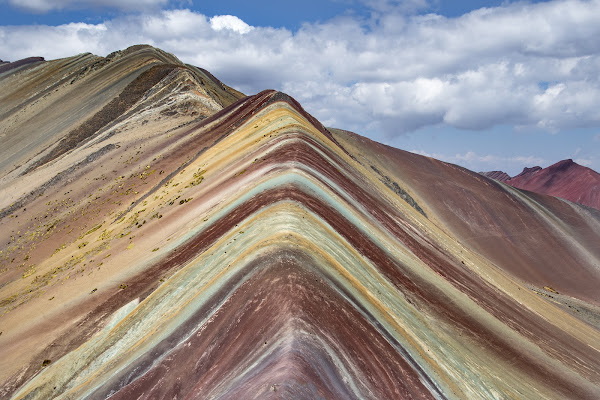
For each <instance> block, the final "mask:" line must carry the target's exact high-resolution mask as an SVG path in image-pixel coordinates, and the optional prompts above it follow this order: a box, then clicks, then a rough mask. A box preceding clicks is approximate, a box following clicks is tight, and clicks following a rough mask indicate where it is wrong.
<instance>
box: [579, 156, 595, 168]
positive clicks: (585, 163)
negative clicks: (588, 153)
mask: <svg viewBox="0 0 600 400" xmlns="http://www.w3.org/2000/svg"><path fill="white" fill-rule="evenodd" d="M574 161H575V162H576V163H577V164H579V165H583V166H586V167H591V166H592V165H594V160H592V159H590V158H576V159H575V160H574Z"/></svg>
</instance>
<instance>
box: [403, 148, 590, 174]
mask: <svg viewBox="0 0 600 400" xmlns="http://www.w3.org/2000/svg"><path fill="white" fill-rule="evenodd" d="M411 152H412V153H416V154H420V155H422V156H426V157H431V158H435V159H438V160H442V161H446V162H449V163H453V164H459V165H463V166H465V167H467V168H471V169H473V170H478V171H480V170H482V169H483V170H484V172H485V171H489V170H496V169H503V170H504V171H505V172H508V173H509V174H510V173H511V172H513V173H514V171H517V170H519V169H522V168H525V167H532V166H536V165H546V164H548V160H546V159H544V158H541V157H538V156H533V155H522V156H509V157H506V156H500V155H497V154H477V153H476V152H474V151H467V152H465V153H462V154H461V153H456V154H444V153H429V152H427V151H423V150H411ZM590 163H591V162H590ZM588 164H589V163H588ZM584 165H585V164H584Z"/></svg>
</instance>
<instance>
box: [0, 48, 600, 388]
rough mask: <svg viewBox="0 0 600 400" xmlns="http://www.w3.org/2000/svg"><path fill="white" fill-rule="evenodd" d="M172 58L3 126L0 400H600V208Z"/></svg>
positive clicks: (132, 58) (128, 62)
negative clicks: (34, 129) (364, 130)
mask: <svg viewBox="0 0 600 400" xmlns="http://www.w3.org/2000/svg"><path fill="white" fill-rule="evenodd" d="M142 54H143V55H142ZM150 55H151V56H150ZM86 57H91V56H86ZM146 57H149V58H148V59H151V60H152V61H151V62H150V63H149V64H151V65H149V66H148V67H147V68H145V69H144V68H142V69H143V70H142V71H140V70H139V69H135V68H137V67H135V66H136V65H138V62H139V60H141V59H146ZM161 57H166V56H164V53H162V52H160V51H159V50H156V49H151V48H142V49H137V50H134V51H133V52H131V53H130V54H126V55H122V56H121V57H120V58H119V60H122V64H121V68H122V69H116V71H131V70H135V71H139V72H136V73H135V74H134V75H135V76H133V77H130V79H128V80H126V81H124V82H121V80H120V79H122V78H119V76H121V75H119V74H117V73H116V72H115V73H116V75H114V77H113V75H111V74H109V73H107V74H106V76H104V77H103V78H102V80H101V81H98V86H95V87H96V90H97V91H98V92H99V93H107V94H106V96H105V98H104V100H103V101H102V102H100V103H89V102H88V103H84V104H83V106H82V108H81V110H80V113H81V117H80V118H76V119H73V122H72V123H71V125H69V126H68V127H66V128H64V129H62V130H61V129H59V128H58V127H55V128H53V129H50V128H48V130H47V132H49V133H47V134H46V135H39V137H38V136H36V134H35V133H32V134H31V135H32V137H31V138H29V137H27V136H25V135H24V133H23V132H29V131H28V130H25V129H24V128H22V129H21V128H20V127H22V126H25V127H29V128H28V129H30V127H31V126H34V125H35V126H40V127H45V126H46V125H51V122H52V121H53V120H54V117H52V115H51V114H50V113H49V112H48V111H47V110H46V109H47V108H48V107H55V109H57V110H65V111H64V112H67V113H72V112H74V110H75V109H76V107H75V106H73V107H70V106H68V105H65V106H64V107H61V106H60V104H56V102H51V104H50V102H49V103H47V104H45V105H42V104H35V100H31V101H28V102H27V104H34V106H35V107H36V108H35V112H31V114H30V115H31V117H30V118H29V119H22V120H17V119H15V118H16V117H13V119H11V120H10V121H11V122H10V126H9V127H10V129H12V130H10V129H8V128H7V126H5V122H4V120H3V122H2V129H7V132H11V134H10V135H11V136H10V137H11V138H12V140H14V143H13V146H15V147H14V148H19V143H20V146H25V144H28V143H29V142H30V140H31V141H34V142H35V143H33V144H31V145H30V148H29V150H27V151H23V152H21V153H19V154H17V155H15V156H14V158H13V159H12V160H11V163H6V170H7V172H5V173H4V174H3V175H2V181H1V182H2V184H3V185H4V186H2V187H1V190H2V193H3V196H2V201H3V202H4V203H3V205H1V207H2V211H1V212H0V216H1V217H2V220H1V224H2V227H3V229H2V230H0V245H1V246H2V253H0V256H1V262H2V265H1V269H0V270H1V271H2V273H1V274H0V307H2V315H1V316H0V331H2V335H1V336H0V382H2V386H1V388H0V394H1V396H2V397H11V396H12V397H13V398H17V399H21V398H39V399H46V398H52V397H56V396H60V395H64V396H65V397H66V398H106V397H108V396H111V398H117V399H119V398H122V399H130V398H167V397H168V398H173V397H192V398H193V397H195V398H217V397H219V398H256V397H260V398H343V399H347V398H498V397H507V398H557V399H558V398H590V399H592V398H595V397H597V395H598V393H599V384H600V374H599V372H598V371H600V368H599V367H600V349H598V345H597V344H598V343H600V332H599V331H598V321H599V320H598V306H599V302H600V298H599V297H598V291H597V290H595V288H597V287H598V284H599V283H600V248H599V247H598V246H597V243H598V242H599V240H600V212H594V211H593V210H590V209H587V208H583V207H579V206H577V205H575V204H571V203H565V202H562V201H560V200H557V199H554V198H552V197H548V196H542V195H535V194H533V193H528V192H521V191H518V190H515V189H511V188H510V187H508V186H506V185H501V184H498V183H496V182H494V181H492V180H489V179H487V178H484V177H482V176H480V175H478V174H475V173H472V172H470V171H467V170H464V169H462V168H459V167H456V166H454V165H450V164H446V163H442V162H440V161H436V160H433V159H429V158H425V157H422V156H418V155H414V154H411V153H407V152H403V151H401V150H397V149H392V148H389V147H387V146H383V145H380V144H378V143H375V142H372V141H370V140H368V139H366V138H363V137H361V136H358V135H355V134H352V133H350V132H346V131H340V130H334V129H329V130H328V129H326V128H324V127H323V126H322V125H321V124H320V123H319V122H318V121H317V120H316V119H314V118H313V117H312V116H310V115H309V114H308V113H306V112H305V111H304V110H303V109H302V107H301V106H300V105H299V104H298V103H297V102H296V101H294V100H293V99H292V98H290V97H289V96H287V95H285V94H283V93H279V92H275V91H265V92H261V93H259V94H257V95H254V96H249V97H241V96H240V95H239V94H238V93H236V92H235V91H233V90H232V89H229V88H227V87H226V86H224V85H222V84H220V83H219V82H218V81H216V80H215V79H214V78H212V77H211V79H207V78H206V77H207V76H209V75H208V74H207V73H206V72H204V71H202V70H198V69H195V68H192V67H189V66H183V65H181V64H176V62H174V61H176V60H172V59H165V60H163V61H160V59H161ZM157 60H158V61H157ZM59 62H62V63H63V64H60V65H58V64H57V65H55V67H56V71H55V72H54V74H55V79H57V78H58V77H61V76H64V75H65V74H66V73H67V72H66V71H70V70H69V68H70V66H69V65H70V64H69V63H67V62H65V61H64V60H63V61H60V60H59V61H56V62H49V63H59ZM72 62H80V61H78V60H75V59H74V60H72ZM111 62H114V61H111ZM111 62H109V63H108V64H106V65H110V63H111ZM46 64H47V63H46ZM172 64H176V65H177V67H176V68H174V69H173V70H170V71H169V72H167V73H165V74H164V75H163V74H158V75H155V74H156V73H157V72H156V71H158V72H160V71H163V69H162V68H163V67H164V66H170V65H172ZM43 65H45V64H42V66H43ZM156 67H158V68H156ZM36 68H40V67H36ZM36 68H33V69H28V70H27V73H28V74H29V73H34V74H37V73H42V71H38V69H36ZM43 68H47V67H43ZM104 68H106V66H102V67H100V69H98V70H97V71H95V72H92V74H99V73H101V71H102V70H103V69H104ZM152 68H155V70H152ZM167 68H170V67H167ZM36 71H37V72H36ZM148 71H154V72H152V74H151V75H149V76H150V78H148V80H146V78H144V80H142V82H150V83H149V84H148V85H147V86H146V85H141V86H142V88H139V87H140V85H136V84H134V86H130V85H131V84H132V82H135V80H136V79H137V78H138V77H140V76H142V75H143V74H144V73H145V72H148ZM51 75H52V74H51V73H48V75H47V76H46V77H45V79H46V80H45V81H44V83H43V84H41V86H42V87H45V85H47V83H48V82H52V78H51ZM184 77H185V78H184ZM91 78H92V76H90V77H89V78H88V79H90V80H91ZM7 79H8V80H9V81H10V82H12V83H11V85H12V86H10V87H11V89H12V90H13V91H14V92H18V91H21V90H23V93H25V94H27V93H29V95H28V96H29V97H27V96H24V98H32V97H35V96H34V95H33V94H31V93H36V92H37V91H39V90H40V89H39V87H38V89H36V88H35V87H34V86H35V85H32V87H31V88H29V89H28V91H27V90H25V89H19V88H18V85H17V83H16V81H15V80H12V81H11V80H10V75H8V76H5V77H2V76H0V89H2V85H4V84H5V81H6V80H7ZM23 81H24V82H26V79H23ZM102 82H103V83H102ZM119 82H120V83H119ZM105 85H106V86H105ZM113 86H117V87H120V88H121V90H120V91H119V90H118V89H109V87H113ZM82 87H83V86H82ZM127 88H128V89H127ZM132 88H133V89H132ZM125 89H127V90H125ZM144 89H145V90H146V91H144V92H143V94H142V95H141V96H139V95H137V94H136V95H135V96H134V100H127V99H129V96H126V95H123V98H124V99H123V101H124V102H125V105H119V104H121V103H120V101H121V100H119V99H121V94H123V91H125V92H126V93H129V90H131V91H133V92H134V93H139V92H142V91H143V90H144ZM62 90H66V91H68V92H69V88H68V87H67V86H64V87H60V88H59V90H58V91H56V94H54V96H61V91H62ZM111 90H113V91H112V92H111ZM109 92H110V94H108V93H109ZM0 93H3V91H2V90H0ZM69 93H71V92H69ZM71 94H72V95H75V94H76V93H74V92H73V93H71ZM78 95H79V96H81V98H80V100H79V102H80V103H81V102H83V101H84V100H85V96H84V94H78ZM238 97H239V99H238V100H236V99H237V98H238ZM60 98H61V99H63V100H64V101H68V99H69V98H70V97H68V96H66V94H65V95H64V96H63V97H60ZM115 99H117V100H115ZM225 100H227V101H225ZM234 100H235V101H234ZM12 101H14V102H15V104H18V103H19V102H18V100H17V99H16V98H15V99H13V100H12ZM115 103H116V104H117V106H115V105H114V104H115ZM3 104H4V103H3ZM68 104H71V103H68ZM111 104H113V105H111ZM223 106H224V108H223ZM19 107H20V106H18V105H15V106H13V108H12V109H14V113H15V114H18V110H19ZM24 107H27V106H24ZM31 107H33V106H31ZM88 107H89V108H88ZM106 107H108V110H113V109H115V107H116V108H117V109H118V110H119V112H118V113H117V112H115V114H118V116H117V117H115V118H108V119H109V122H107V123H105V124H103V125H102V123H95V122H94V123H91V124H90V125H91V126H92V127H91V128H88V127H84V128H81V126H82V125H85V124H84V122H86V121H90V120H91V121H92V122H93V121H97V119H100V120H101V121H102V122H104V119H102V118H103V117H104V114H105V113H100V115H99V116H97V115H98V113H99V111H100V110H106ZM96 116H97V117H96ZM76 121H79V125H78V124H77V123H76ZM98 126H101V127H100V128H97V127H98ZM18 131H20V132H21V134H18V133H17V132H18ZM82 131H84V132H85V133H84V134H80V133H79V132H82ZM72 132H75V133H72ZM46 136H51V137H46ZM65 138H67V139H65ZM73 138H75V139H73ZM71 139H72V140H71ZM55 149H59V150H60V151H57V150H55ZM30 154H33V156H30ZM48 155H52V156H51V157H49V156H48ZM7 197H10V198H11V199H10V200H6V198H7Z"/></svg>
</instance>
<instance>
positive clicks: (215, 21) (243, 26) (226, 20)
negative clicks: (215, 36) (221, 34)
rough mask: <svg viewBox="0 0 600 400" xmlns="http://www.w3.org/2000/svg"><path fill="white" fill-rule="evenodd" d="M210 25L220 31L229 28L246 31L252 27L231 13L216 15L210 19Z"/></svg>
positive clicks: (235, 30)
mask: <svg viewBox="0 0 600 400" xmlns="http://www.w3.org/2000/svg"><path fill="white" fill-rule="evenodd" d="M210 26H211V27H212V28H213V29H214V30H216V31H220V30H223V29H229V30H231V31H234V32H237V33H242V34H243V33H248V32H250V31H251V30H252V29H254V28H253V27H251V26H250V25H248V24H247V23H245V22H244V21H242V20H241V19H239V18H238V17H236V16H233V15H217V16H214V17H212V18H211V19H210Z"/></svg>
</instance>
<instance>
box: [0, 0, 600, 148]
mask: <svg viewBox="0 0 600 400" xmlns="http://www.w3.org/2000/svg"><path fill="white" fill-rule="evenodd" d="M89 1H90V2H91V3H98V4H99V3H109V2H111V1H113V0H101V1H100V0H98V1H92V0H89ZM160 1H161V0H147V2H148V3H152V2H154V3H160ZM68 2H69V0H64V3H68ZM27 3H28V4H48V3H49V2H44V1H42V0H29V1H28V2H27ZM52 3H55V2H52ZM372 3H373V4H375V5H377V7H378V9H377V10H380V11H381V12H374V13H373V14H372V15H371V17H368V18H361V17H357V16H347V17H338V18H335V19H333V20H329V21H326V22H323V23H313V24H305V25H303V26H302V27H301V28H300V29H299V30H298V31H296V32H292V31H289V30H287V29H283V28H278V29H275V28H269V27H252V26H249V25H248V24H246V23H245V22H244V21H242V20H241V19H239V18H237V17H235V16H214V17H212V18H209V17H207V16H205V15H202V14H199V13H196V12H193V11H190V10H169V11H160V12H156V13H151V14H138V15H129V16H122V17H118V18H115V19H112V20H107V21H105V22H104V23H101V24H85V23H72V24H67V25H62V26H56V27H53V26H4V27H0V58H2V59H9V60H11V59H12V60H15V59H19V58H24V57H28V56H33V55H41V56H44V57H46V58H47V59H51V58H58V57H65V56H69V55H73V54H74V53H78V52H87V51H90V52H93V53H95V54H99V55H106V54H108V53H110V52H112V51H114V50H116V49H121V48H125V47H127V46H129V45H132V44H137V43H148V44H152V45H154V46H157V47H160V48H162V49H164V50H166V51H169V52H172V53H174V54H176V55H177V56H178V57H179V58H180V59H182V60H183V61H185V62H188V63H191V64H194V65H198V66H201V67H203V68H206V69H208V70H210V71H211V72H213V73H214V74H215V75H216V76H217V77H219V78H220V79H222V80H223V81H224V82H226V83H228V84H230V85H232V86H234V87H236V88H238V89H240V90H242V91H244V92H245V93H248V94H252V93H256V92H258V91H260V90H263V89H266V88H274V89H279V90H283V91H285V92H287V93H289V94H290V95H292V96H294V97H295V98H297V99H298V100H299V101H300V102H301V103H302V104H303V105H304V106H305V107H306V108H307V109H308V110H309V111H310V112H312V113H313V114H314V115H315V116H316V117H318V118H320V119H321V120H322V121H323V122H324V123H325V124H326V125H331V126H338V127H343V128H346V129H351V130H355V131H357V132H360V133H362V134H366V135H370V136H371V137H374V136H375V137H377V136H379V137H383V136H386V135H387V136H388V137H391V136H394V135H399V134H402V133H406V132H411V131H415V130H417V129H419V128H423V127H428V126H432V125H438V124H446V125H448V126H452V127H456V128H459V129H472V130H484V129H488V128H490V127H493V126H496V125H499V124H504V125H507V124H508V125H513V126H515V127H517V128H524V129H525V128H526V129H530V128H536V129H544V130H547V131H549V132H557V131H560V130H566V129H573V128H585V127H595V126H598V125H600V107H598V104H600V75H599V74H598V71H599V70H600V40H598V38H599V37H600V0H591V1H582V0H561V1H551V2H545V3H537V4H527V3H514V4H509V5H506V6H503V7H496V8H483V9H479V10H475V11H472V12H470V13H468V14H465V15H463V16H460V17H457V18H446V17H443V16H440V15H435V14H429V15H410V14H407V13H406V12H403V11H402V10H404V9H405V8H406V4H409V5H410V4H412V5H413V6H414V7H418V6H419V4H420V3H422V2H421V1H412V2H396V3H402V4H403V6H402V7H396V8H395V7H394V4H395V2H394V1H391V2H390V1H372ZM32 7H33V6H32ZM39 7H42V6H39ZM374 7H375V6H374ZM377 10H376V11H377Z"/></svg>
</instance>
